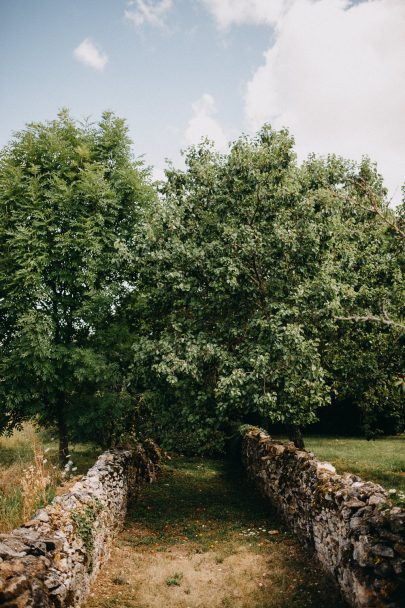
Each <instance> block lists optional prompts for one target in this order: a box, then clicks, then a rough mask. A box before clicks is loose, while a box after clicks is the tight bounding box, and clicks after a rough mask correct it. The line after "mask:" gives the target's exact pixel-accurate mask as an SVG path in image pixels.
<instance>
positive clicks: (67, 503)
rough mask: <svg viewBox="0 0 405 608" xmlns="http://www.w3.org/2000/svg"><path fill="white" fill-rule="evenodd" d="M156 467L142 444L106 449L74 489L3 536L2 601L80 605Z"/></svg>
mask: <svg viewBox="0 0 405 608" xmlns="http://www.w3.org/2000/svg"><path fill="white" fill-rule="evenodd" d="M154 474H155V467H154V464H153V462H152V461H151V460H150V457H149V455H148V454H147V453H146V451H145V450H144V449H143V448H142V447H141V446H138V448H137V449H136V450H135V451H134V452H131V451H126V450H114V451H108V452H105V453H104V454H102V455H101V456H100V457H99V458H98V460H97V462H96V464H95V465H94V466H93V467H92V468H91V469H90V470H89V471H88V473H87V475H86V476H85V477H83V478H82V479H81V480H80V481H78V482H77V483H75V484H74V485H73V487H72V488H71V489H70V491H69V492H67V493H66V494H63V495H61V496H57V497H56V498H55V499H54V500H53V502H52V504H50V505H49V506H48V507H46V508H44V509H41V510H40V511H38V512H37V513H36V515H35V516H34V518H33V519H32V520H31V521H29V522H27V523H26V524H25V525H24V526H22V527H21V528H18V529H16V530H13V532H12V533H10V534H1V535H0V605H1V606H4V607H5V608H22V607H27V606H30V607H31V606H32V607H35V608H39V607H40V608H51V607H58V608H62V607H67V606H79V605H80V602H81V601H82V600H83V599H84V597H85V596H86V595H87V593H88V590H89V586H90V583H91V581H92V579H93V578H94V577H95V575H96V574H97V572H98V570H99V569H100V566H101V565H102V564H103V562H104V561H105V560H106V559H107V558H108V554H109V549H110V546H111V541H112V539H113V537H114V535H115V534H116V533H117V532H118V531H119V530H120V529H121V528H122V526H123V522H124V517H125V512H126V505H127V498H128V494H129V492H130V490H131V488H133V487H134V486H135V485H136V483H137V482H138V481H139V479H140V478H141V477H142V478H143V479H146V480H148V481H151V480H152V479H153V477H154Z"/></svg>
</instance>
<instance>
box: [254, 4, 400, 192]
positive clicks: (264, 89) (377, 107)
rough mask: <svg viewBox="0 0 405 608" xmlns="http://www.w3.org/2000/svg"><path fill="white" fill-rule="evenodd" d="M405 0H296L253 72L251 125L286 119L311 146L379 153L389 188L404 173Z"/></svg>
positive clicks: (356, 154) (302, 149)
mask: <svg viewBox="0 0 405 608" xmlns="http://www.w3.org/2000/svg"><path fill="white" fill-rule="evenodd" d="M404 32H405V3H404V2H403V1H402V0H369V1H367V2H362V3H360V4H357V5H353V6H351V5H350V3H349V2H347V1H345V0H318V1H317V2H313V1H312V0H301V1H299V2H295V3H294V4H293V5H292V6H291V8H290V9H289V10H288V12H287V13H286V15H285V16H284V17H283V19H282V21H281V22H280V23H279V24H278V29H277V37H276V41H275V44H274V45H273V46H272V47H271V48H269V49H268V51H267V52H266V53H265V61H264V64H263V65H262V66H261V67H259V68H258V69H257V71H256V73H255V74H254V76H253V78H252V79H251V80H250V82H249V83H248V86H247V92H246V100H245V101H246V106H245V109H246V115H247V118H248V121H249V124H250V126H251V127H252V128H257V127H259V126H260V125H261V124H262V123H263V122H265V121H269V122H271V123H272V124H273V125H274V126H275V127H277V128H278V127H281V126H287V127H289V128H290V129H291V131H292V133H293V134H294V135H295V137H296V141H297V148H298V152H299V155H300V157H301V158H303V157H305V156H306V155H307V154H308V153H309V152H311V151H313V152H316V153H319V154H327V153H328V152H336V153H338V154H341V155H343V156H346V157H349V158H353V159H355V160H359V159H360V158H361V156H362V155H368V156H370V157H371V159H372V160H375V161H377V163H378V167H379V170H380V172H381V173H382V174H383V176H384V178H385V182H386V184H387V186H388V187H389V190H390V194H391V195H394V196H395V197H396V198H397V199H398V198H400V187H401V184H402V183H403V181H404V180H405V145H404V143H405V111H404V108H405V72H404V65H405V36H404Z"/></svg>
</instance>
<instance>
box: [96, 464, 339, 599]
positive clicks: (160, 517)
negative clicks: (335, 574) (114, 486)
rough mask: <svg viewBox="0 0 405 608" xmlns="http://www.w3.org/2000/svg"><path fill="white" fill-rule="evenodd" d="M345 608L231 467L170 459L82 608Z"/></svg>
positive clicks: (136, 504)
mask: <svg viewBox="0 0 405 608" xmlns="http://www.w3.org/2000/svg"><path fill="white" fill-rule="evenodd" d="M162 606H166V607H167V608H169V607H170V608H226V607H229V608H287V607H288V608H324V607H325V606H328V608H343V607H344V606H345V604H344V603H343V602H342V600H341V599H340V597H339V593H338V591H337V589H336V587H335V585H334V583H333V582H332V581H331V580H330V579H329V578H328V577H326V576H325V574H324V573H323V572H321V571H320V570H319V569H318V568H317V567H316V565H315V564H314V562H313V560H312V559H311V557H310V555H309V554H308V553H306V552H304V551H303V549H302V548H301V547H300V546H299V545H298V543H297V541H296V540H294V538H293V537H292V536H291V535H290V534H289V533H288V532H287V531H286V530H285V529H284V528H283V526H282V524H281V522H280V520H279V519H278V517H277V516H276V514H275V512H274V511H272V510H271V508H270V506H269V504H268V502H267V501H265V500H263V499H262V498H261V497H260V496H259V495H258V494H257V492H256V491H255V490H254V489H253V488H252V487H251V486H249V485H248V484H247V482H246V481H245V480H244V478H243V476H242V474H241V471H240V470H239V468H238V466H235V463H233V464H230V463H227V462H224V461H215V460H202V459H186V458H176V459H174V460H172V461H171V462H170V463H169V464H167V465H165V466H164V467H163V471H162V474H161V476H160V478H159V481H158V482H157V483H156V484H152V485H150V486H146V487H143V488H142V490H141V492H140V494H139V496H138V497H135V498H134V499H133V500H132V501H131V503H130V506H129V511H128V517H127V523H126V528H125V530H124V531H123V532H122V534H121V535H120V536H119V538H118V539H117V541H116V543H115V546H114V548H113V550H112V555H111V559H110V561H109V562H108V563H107V565H106V566H105V567H104V568H103V570H102V572H101V574H100V575H99V577H98V578H97V579H96V581H95V583H94V586H93V589H92V593H91V596H90V597H89V599H88V601H87V603H86V604H85V606H84V608H115V607H116V608H161V607H162Z"/></svg>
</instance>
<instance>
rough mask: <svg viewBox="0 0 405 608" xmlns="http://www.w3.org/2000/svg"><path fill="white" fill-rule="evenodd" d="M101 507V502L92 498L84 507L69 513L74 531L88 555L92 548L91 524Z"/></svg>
mask: <svg viewBox="0 0 405 608" xmlns="http://www.w3.org/2000/svg"><path fill="white" fill-rule="evenodd" d="M101 509H102V505H101V502H100V501H99V500H98V499H94V502H93V504H92V505H87V506H86V507H85V508H84V509H80V510H77V511H73V512H72V515H71V517H72V520H73V521H74V523H75V526H76V531H77V533H78V535H79V536H80V538H81V539H82V541H83V544H84V546H85V548H86V552H87V553H88V554H89V555H91V554H92V553H93V550H94V537H93V525H94V522H95V521H96V519H97V515H98V514H99V513H100V511H101Z"/></svg>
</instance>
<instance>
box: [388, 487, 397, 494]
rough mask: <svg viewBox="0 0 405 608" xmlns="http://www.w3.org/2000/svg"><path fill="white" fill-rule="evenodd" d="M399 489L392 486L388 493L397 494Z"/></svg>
mask: <svg viewBox="0 0 405 608" xmlns="http://www.w3.org/2000/svg"><path fill="white" fill-rule="evenodd" d="M396 493H397V491H396V490H394V488H391V490H388V494H396Z"/></svg>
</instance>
